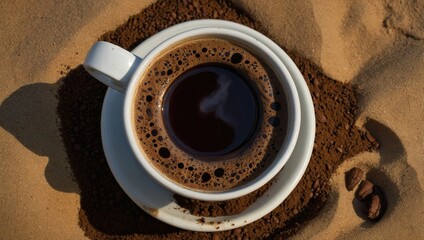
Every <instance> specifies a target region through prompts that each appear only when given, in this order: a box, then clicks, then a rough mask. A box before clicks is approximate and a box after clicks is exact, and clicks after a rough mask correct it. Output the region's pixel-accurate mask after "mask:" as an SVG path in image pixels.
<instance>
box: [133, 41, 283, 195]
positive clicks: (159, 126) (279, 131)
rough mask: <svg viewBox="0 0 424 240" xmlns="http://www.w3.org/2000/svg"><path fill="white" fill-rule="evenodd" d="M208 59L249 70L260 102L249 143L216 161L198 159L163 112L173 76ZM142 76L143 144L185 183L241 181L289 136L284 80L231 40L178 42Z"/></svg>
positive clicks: (137, 109)
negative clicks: (175, 137) (178, 141)
mask: <svg viewBox="0 0 424 240" xmlns="http://www.w3.org/2000/svg"><path fill="white" fill-rule="evenodd" d="M205 63H218V64H225V65H228V66H230V67H231V68H234V69H236V70H237V71H238V72H239V73H242V74H243V75H245V76H246V77H247V79H249V80H250V82H251V85H252V86H254V88H255V89H256V91H257V93H258V99H259V105H260V108H261V111H260V119H259V123H258V127H257V129H256V133H255V134H254V136H253V137H252V138H251V140H250V141H249V142H248V143H247V144H246V146H245V147H243V149H242V150H241V151H239V152H237V154H235V155H234V156H230V157H228V158H225V159H218V160H216V161H204V160H201V159H196V158H195V157H193V156H191V155H190V154H188V153H186V152H184V151H183V150H182V149H180V148H179V147H178V146H177V145H175V143H174V142H173V141H172V140H171V137H170V136H169V135H168V134H167V131H166V127H165V124H164V123H163V115H162V100H163V96H164V94H165V92H166V90H167V89H168V88H169V86H170V85H171V84H172V82H173V81H174V80H175V79H176V78H177V77H178V76H179V75H180V74H182V73H183V72H184V71H186V70H188V69H190V68H193V67H195V66H198V65H201V64H205ZM142 78H143V79H142V81H141V83H140V85H139V87H138V90H137V94H136V98H135V101H134V104H133V106H134V112H133V114H134V116H133V118H134V121H135V124H134V125H135V126H136V132H137V136H138V139H139V144H140V147H141V148H142V149H143V151H144V153H145V154H146V156H147V157H148V158H149V159H150V162H151V163H152V164H153V166H154V167H155V168H156V169H158V170H159V171H160V172H162V173H163V174H164V175H165V176H166V177H167V178H169V179H171V180H172V181H174V182H176V183H177V184H179V185H181V186H183V187H186V188H190V189H195V190H201V191H223V190H228V189H231V188H234V187H237V186H239V185H242V184H243V183H244V182H246V181H249V180H251V179H253V178H254V177H255V176H257V175H258V174H260V173H261V172H262V171H263V170H264V169H265V168H266V167H267V166H268V165H269V164H270V163H272V161H273V159H275V157H276V155H277V153H278V151H279V149H280V148H281V146H282V145H283V143H284V141H285V136H286V132H287V121H288V120H287V118H288V117H287V101H286V98H285V94H284V89H283V88H282V86H281V83H280V82H279V81H277V79H276V78H275V76H274V75H273V74H272V72H271V71H270V70H269V69H267V68H266V67H265V66H264V64H262V63H261V61H260V60H259V59H258V58H257V57H255V56H254V55H253V54H252V53H250V52H249V51H247V50H245V49H244V48H242V47H239V46H238V45H236V44H234V43H232V42H229V41H227V40H223V39H216V38H213V39H212V38H203V39H196V40H190V41H188V42H185V43H181V44H178V45H176V46H174V47H171V48H169V49H168V50H167V51H165V52H163V53H162V54H161V56H159V57H158V58H156V60H155V61H154V62H153V63H152V64H151V65H150V66H149V67H148V70H147V71H146V73H145V74H144V75H143V76H142ZM205 137H207V136H205Z"/></svg>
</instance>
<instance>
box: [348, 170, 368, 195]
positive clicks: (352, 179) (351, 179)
mask: <svg viewBox="0 0 424 240" xmlns="http://www.w3.org/2000/svg"><path fill="white" fill-rule="evenodd" d="M363 175H364V172H363V171H362V170H361V169H360V168H357V167H354V168H352V169H350V170H349V171H348V172H347V173H346V175H345V181H346V188H347V190H348V191H352V190H353V188H355V186H356V185H357V184H358V183H359V182H360V181H361V179H362V176H363Z"/></svg>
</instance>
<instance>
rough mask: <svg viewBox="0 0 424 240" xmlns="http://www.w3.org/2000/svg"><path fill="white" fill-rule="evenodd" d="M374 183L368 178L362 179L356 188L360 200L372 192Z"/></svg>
mask: <svg viewBox="0 0 424 240" xmlns="http://www.w3.org/2000/svg"><path fill="white" fill-rule="evenodd" d="M373 188H374V184H373V183H372V182H370V181H369V180H366V179H365V180H364V181H362V182H361V184H360V185H359V188H358V192H357V193H358V194H357V196H358V198H359V199H360V200H364V199H365V198H366V197H367V196H369V195H370V194H371V193H372V192H373Z"/></svg>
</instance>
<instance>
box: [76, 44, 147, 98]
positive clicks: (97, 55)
mask: <svg viewBox="0 0 424 240" xmlns="http://www.w3.org/2000/svg"><path fill="white" fill-rule="evenodd" d="M140 61H141V59H140V58H139V57H136V56H135V55H134V54H132V53H131V52H128V51H127V50H125V49H123V48H121V47H119V46H117V45H114V44H112V43H108V42H104V41H99V42H96V43H95V44H94V45H93V46H92V47H91V49H90V51H89V52H88V54H87V57H86V58H85V61H84V64H83V65H84V68H85V69H86V70H87V72H88V73H90V74H91V75H92V76H93V77H95V78H96V79H97V80H99V81H100V82H102V83H104V84H106V85H107V86H108V87H111V88H113V89H115V90H117V91H119V92H121V93H124V92H125V89H126V86H127V82H128V79H129V77H130V76H131V75H132V73H133V71H134V70H135V69H136V67H137V65H138V63H139V62H140Z"/></svg>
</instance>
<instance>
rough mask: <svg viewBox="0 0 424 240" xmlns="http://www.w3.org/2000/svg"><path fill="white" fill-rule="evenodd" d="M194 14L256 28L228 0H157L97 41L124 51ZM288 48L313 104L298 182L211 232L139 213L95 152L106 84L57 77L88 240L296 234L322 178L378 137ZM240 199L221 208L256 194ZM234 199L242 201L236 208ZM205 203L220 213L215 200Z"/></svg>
mask: <svg viewBox="0 0 424 240" xmlns="http://www.w3.org/2000/svg"><path fill="white" fill-rule="evenodd" d="M201 18H219V19H226V20H231V21H234V22H239V23H242V24H245V25H247V26H249V27H252V28H255V29H257V30H259V31H261V30H262V28H261V27H260V25H259V24H258V23H257V22H255V21H253V20H252V19H251V18H249V17H248V16H247V15H246V14H245V13H242V12H241V11H239V10H236V9H234V8H233V7H232V6H231V5H230V4H229V3H228V2H227V1H219V0H199V1H187V0H178V1H158V2H156V3H155V4H153V5H151V6H149V7H148V8H146V9H144V10H143V11H142V12H140V13H139V14H137V15H135V16H132V17H130V18H129V20H128V21H127V22H126V23H124V24H123V25H121V26H120V27H118V28H117V29H116V30H115V31H112V32H109V33H106V34H105V35H103V36H102V37H100V39H101V40H105V41H109V42H112V43H115V44H118V45H120V46H122V47H124V48H126V49H131V48H133V47H135V46H137V45H138V44H139V43H140V42H142V41H143V40H144V39H146V38H148V37H149V36H151V35H153V34H154V33H156V32H159V31H160V30H162V29H164V28H167V27H169V26H171V25H174V24H176V23H180V22H184V21H188V20H192V19H201ZM262 32H263V31H262ZM288 53H289V55H290V56H291V57H292V59H293V60H294V61H295V63H296V64H297V66H298V67H299V69H300V70H301V72H302V73H303V75H304V77H305V80H306V82H307V84H308V86H309V88H310V91H311V93H312V97H313V101H314V104H315V111H316V116H317V132H316V140H315V145H314V151H313V154H312V158H311V161H310V164H309V166H308V168H307V171H306V173H305V175H304V177H303V178H302V180H301V181H300V183H299V184H298V186H297V187H296V188H295V189H294V191H293V192H292V193H291V194H290V196H289V197H288V198H287V199H286V200H285V201H284V202H283V203H282V204H281V205H280V206H279V207H277V208H276V209H275V210H274V211H272V212H271V213H269V214H268V215H266V216H265V217H263V218H261V219H259V220H258V221H256V222H254V223H252V224H249V225H247V226H245V227H243V228H239V229H235V230H232V231H224V232H217V233H204V232H191V231H185V230H181V229H177V228H174V227H172V226H169V225H167V224H165V223H162V222H160V221H159V220H156V219H155V218H153V217H151V216H150V215H148V214H146V213H145V212H144V211H142V210H141V209H140V208H139V207H138V206H137V205H135V204H134V203H133V202H132V201H131V200H130V199H129V198H128V197H127V196H126V194H125V193H124V192H123V190H122V189H121V188H120V187H119V185H118V184H117V182H116V181H115V179H114V177H113V176H112V173H111V172H110V169H109V167H108V165H107V162H106V160H105V157H104V155H103V150H102V144H101V135H100V113H101V107H102V101H103V98H104V95H105V91H106V87H105V86H103V85H102V84H101V83H99V82H98V81H97V80H95V79H93V78H92V77H91V76H90V75H89V74H88V73H87V72H86V71H85V70H84V69H83V67H82V66H78V67H77V68H75V69H71V70H70V71H69V72H68V74H67V75H66V76H64V77H63V78H62V79H61V80H60V88H59V90H58V93H57V96H58V99H59V103H58V107H57V112H58V116H59V120H60V131H61V135H62V138H63V142H64V146H65V148H66V152H67V156H68V158H69V162H70V165H71V168H72V170H73V173H74V177H75V181H76V182H77V183H78V185H79V187H80V196H81V209H80V212H79V224H80V226H81V228H82V229H83V230H84V231H85V234H86V236H88V237H89V238H91V239H113V238H119V239H211V238H212V239H238V238H242V237H243V238H244V237H246V238H249V239H264V238H283V237H287V236H291V235H293V234H295V233H296V231H297V229H298V228H299V227H301V226H302V225H304V224H305V223H306V222H307V221H308V220H310V219H312V218H313V217H314V216H316V215H317V214H318V213H319V211H320V209H322V207H323V206H324V205H325V203H326V201H327V198H328V195H329V192H330V186H329V183H328V182H329V179H330V177H331V175H332V173H333V171H334V170H335V169H336V168H337V166H338V165H339V164H340V163H341V162H343V161H344V160H345V159H347V158H349V157H352V156H354V155H356V154H358V153H359V152H362V151H371V150H373V149H375V147H376V146H377V143H376V141H375V140H374V138H372V136H371V135H370V134H369V133H367V132H365V131H364V130H361V129H358V128H357V127H356V126H355V125H354V121H355V114H356V99H355V95H354V89H353V88H352V86H350V85H346V84H342V83H339V82H336V81H334V80H331V79H329V78H328V77H326V76H324V75H323V74H322V73H321V72H320V70H319V69H318V68H317V67H316V66H315V65H314V64H312V63H311V62H309V61H308V60H305V59H303V58H302V57H301V56H299V55H297V54H295V53H293V52H290V51H288ZM259 191H261V190H259ZM246 198H250V199H245V198H241V199H237V200H233V201H228V202H226V203H225V204H226V205H227V206H225V205H221V206H222V207H224V208H225V209H230V206H232V207H234V208H236V209H237V208H239V209H240V207H241V208H244V207H246V205H248V204H249V203H250V202H251V201H254V199H255V195H249V196H247V197H246ZM241 201H246V203H247V204H246V205H244V204H240V207H238V206H237V205H238V202H241ZM208 204H209V205H208ZM218 204H219V203H218ZM190 206H191V207H190ZM202 206H208V208H209V206H212V205H211V204H210V203H206V204H205V203H198V202H191V203H188V204H187V205H185V207H188V208H189V209H190V211H192V212H194V213H195V212H197V213H202V212H204V208H203V209H202ZM215 206H216V205H215ZM211 209H212V210H213V211H215V209H216V211H222V209H219V208H218V206H217V207H216V208H213V207H212V208H211ZM373 213H375V211H373ZM223 214H228V213H227V212H223ZM211 215H213V214H211Z"/></svg>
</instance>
